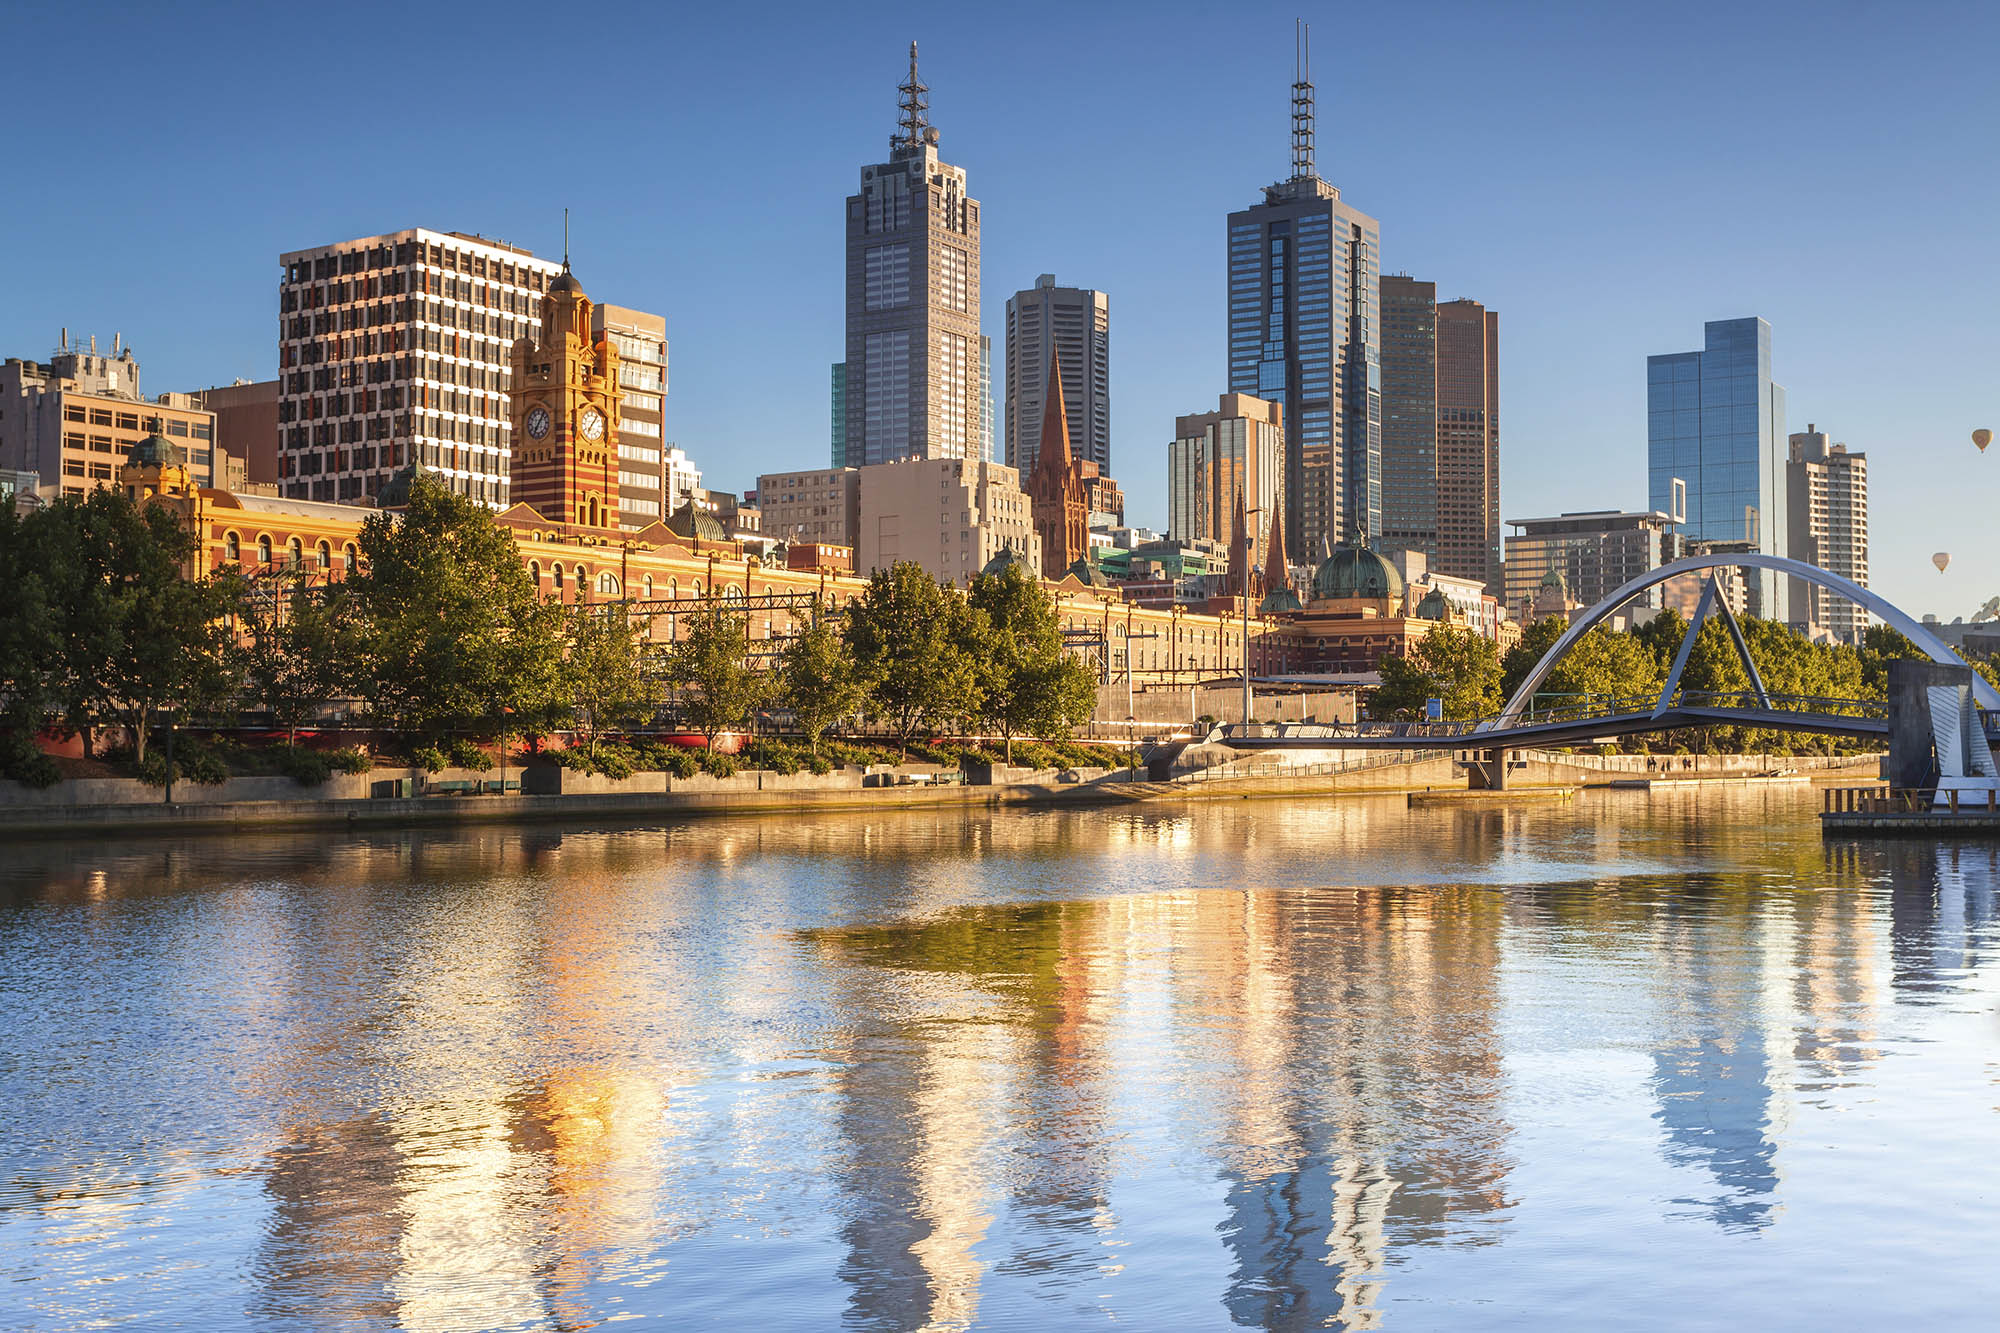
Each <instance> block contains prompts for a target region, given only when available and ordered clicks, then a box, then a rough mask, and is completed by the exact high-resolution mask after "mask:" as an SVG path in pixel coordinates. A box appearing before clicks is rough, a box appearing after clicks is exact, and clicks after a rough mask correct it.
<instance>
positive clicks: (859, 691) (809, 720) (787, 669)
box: [778, 616, 868, 754]
mask: <svg viewBox="0 0 2000 1333" xmlns="http://www.w3.org/2000/svg"><path fill="white" fill-rule="evenodd" d="M778 689H779V697H780V698H781V699H782V700H783V701H784V704H785V706H786V707H787V708H789V709H791V711H792V716H793V718H794V719H795V720H796V721H797V723H798V727H799V730H800V731H803V732H804V733H805V736H806V741H807V743H808V744H810V745H811V747H812V752H813V753H814V754H818V753H819V742H820V737H822V736H824V735H825V734H826V730H827V728H828V727H831V726H832V725H833V724H834V723H836V722H838V721H840V719H841V718H843V717H846V716H848V715H849V714H850V713H855V712H859V711H860V709H861V707H862V705H863V704H865V703H866V702H867V701H868V681H867V680H866V679H865V678H863V676H862V675H861V673H860V671H859V670H858V669H857V668H856V667H855V664H854V660H853V658H851V657H850V656H848V652H847V646H846V644H844V643H842V642H841V637H840V634H839V632H838V631H836V630H835V629H834V627H833V620H832V617H830V616H817V617H815V618H814V620H813V623H812V626H811V628H809V629H807V630H806V632H805V633H803V634H801V635H799V636H798V637H797V638H795V639H793V640H792V645H791V647H790V649H788V650H787V651H786V653H785V662H784V666H783V667H782V668H781V670H780V674H779V680H778Z"/></svg>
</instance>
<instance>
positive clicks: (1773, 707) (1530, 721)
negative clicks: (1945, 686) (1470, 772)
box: [1221, 690, 2000, 742]
mask: <svg viewBox="0 0 2000 1333" xmlns="http://www.w3.org/2000/svg"><path fill="white" fill-rule="evenodd" d="M1658 705H1659V697H1658V696H1657V695H1611V694H1600V695H1588V696H1581V697H1574V698H1572V699H1571V700H1569V701H1567V702H1563V703H1555V704H1544V705H1541V706H1539V707H1532V706H1531V707H1530V708H1528V709H1527V710H1525V711H1523V712H1522V713H1521V714H1520V715H1519V716H1517V717H1516V718H1515V719H1514V720H1513V721H1512V722H1511V723H1510V724H1508V725H1507V726H1504V727H1492V724H1493V723H1495V722H1497V721H1498V720H1499V719H1498V718H1497V717H1482V718H1471V719H1466V720H1463V721H1455V722H1428V721H1426V722H1393V721H1382V722H1377V721H1366V720H1363V721H1359V722H1332V723H1326V722H1318V723H1306V722H1288V723H1276V724H1274V723H1253V724H1252V725H1253V726H1257V727H1258V728H1259V731H1260V733H1262V732H1263V731H1264V729H1265V728H1269V727H1273V726H1275V727H1277V731H1276V733H1275V734H1276V735H1277V736H1281V737H1283V738H1284V739H1286V740H1299V741H1314V740H1324V741H1328V742H1337V741H1340V740H1343V739H1350V740H1351V739H1370V740H1383V739H1389V740H1400V739H1405V738H1416V739H1423V738H1432V737H1434V738H1436V739H1438V740H1458V739H1466V738H1473V739H1477V740H1479V741H1481V742H1484V741H1485V740H1487V739H1488V738H1489V737H1491V738H1494V739H1499V738H1502V737H1504V736H1505V735H1506V734H1507V733H1508V732H1511V731H1516V730H1521V729H1524V728H1527V727H1531V726H1543V725H1549V724H1559V723H1569V722H1598V721H1605V720H1608V719H1611V718H1629V717H1644V716H1649V715H1651V713H1652V712H1653V710H1654V709H1655V708H1656V707H1658ZM1683 709H1713V710H1719V711H1730V712H1742V713H1745V714H1751V713H1765V714H1768V713H1774V712H1776V713H1799V714H1802V715H1806V716H1816V717H1863V718H1870V719H1878V720H1884V721H1886V720H1887V718H1888V716H1889V705H1888V703H1887V702H1886V701H1884V700H1881V699H1841V698H1829V697H1822V696H1819V695H1810V694H1766V695H1764V696H1762V697H1761V698H1760V697H1759V696H1758V695H1757V694H1756V693H1755V692H1754V691H1750V690H1684V691H1682V692H1681V693H1680V694H1679V695H1678V696H1676V698H1675V699H1674V701H1673V702H1672V703H1671V704H1670V705H1669V708H1668V711H1669V712H1673V711H1676V710H1683ZM1759 720H1760V719H1756V718H1748V717H1746V719H1745V724H1746V725H1756V724H1757V722H1758V721H1759ZM1987 725H1988V729H1989V730H1992V729H1994V728H1996V727H2000V713H1995V714H1992V715H1991V716H1990V717H1989V719H1988V723H1987ZM1483 728H1491V729H1490V730H1482V729H1483ZM1221 732H1222V738H1223V739H1224V741H1225V742H1226V741H1227V740H1228V739H1229V738H1231V737H1237V738H1241V737H1244V735H1245V732H1244V728H1243V726H1242V724H1241V723H1235V722H1232V723H1227V724H1225V725H1224V726H1223V727H1222V728H1221ZM1251 739H1255V737H1252V738H1251Z"/></svg>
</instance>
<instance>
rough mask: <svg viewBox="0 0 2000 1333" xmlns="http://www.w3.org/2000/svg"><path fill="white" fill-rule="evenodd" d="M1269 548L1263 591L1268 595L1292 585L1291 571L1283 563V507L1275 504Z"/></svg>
mask: <svg viewBox="0 0 2000 1333" xmlns="http://www.w3.org/2000/svg"><path fill="white" fill-rule="evenodd" d="M1270 542H1271V550H1270V553H1269V554H1268V555H1266V556H1265V557H1264V593H1265V595H1266V596H1269V595H1270V594H1271V593H1274V592H1276V591H1278V590H1279V589H1280V588H1289V587H1291V586H1292V571H1291V569H1290V568H1289V567H1288V566H1287V565H1286V564H1285V507H1284V506H1283V505H1276V506H1274V507H1273V508H1272V510H1271V538H1270Z"/></svg>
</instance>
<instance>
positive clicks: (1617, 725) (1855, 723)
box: [1219, 552, 2000, 751]
mask: <svg viewBox="0 0 2000 1333" xmlns="http://www.w3.org/2000/svg"><path fill="white" fill-rule="evenodd" d="M1721 569H1756V570H1768V571H1770V572H1772V573H1775V574H1778V575H1780V576H1782V577H1789V578H1796V579H1799V580H1802V581H1803V582H1806V583H1811V584H1814V585H1817V586H1818V587H1821V588H1825V589H1827V590H1828V591H1829V592H1832V593H1834V594H1836V595H1838V596H1840V597H1844V598H1846V599H1847V600H1848V601H1850V602H1853V603H1854V604H1855V605H1857V606H1860V607H1862V608H1863V609H1865V610H1866V611H1868V612H1869V613H1870V614H1871V615H1874V616H1875V617H1876V618H1878V619H1879V620H1881V621H1882V622H1883V623H1884V624H1887V625H1889V626H1891V627H1892V628H1894V629H1896V630H1899V631H1900V632H1901V633H1902V634H1904V635H1905V636H1906V637H1907V638H1908V639H1909V640H1910V641H1911V642H1912V643H1914V644H1915V645H1916V646H1917V647H1918V648H1920V649H1921V650H1923V652H1924V654H1925V655H1926V656H1928V657H1929V658H1930V659H1931V660H1932V661H1933V662H1939V663H1943V664H1946V665H1949V666H1964V665H1966V663H1965V662H1964V660H1963V659H1962V658H1960V657H1959V655H1958V654H1957V653H1956V652H1954V651H1952V648H1951V646H1950V645H1949V644H1947V643H1945V642H1944V640H1942V639H1940V638H1939V637H1938V636H1937V635H1936V634H1934V633H1933V632H1932V631H1931V630H1930V629H1929V628H1928V627H1926V626H1925V625H1924V624H1923V623H1922V622H1920V621H1918V620H1916V619H1914V618H1913V617H1911V616H1910V615H1908V614H1907V613H1905V612H1904V611H1902V610H1901V609H1899V608H1898V607H1897V606H1895V605H1894V604H1893V603H1891V602H1889V601H1888V600H1887V599H1885V598H1883V597H1881V596H1879V595H1878V594H1876V593H1873V592H1870V591H1869V590H1868V589H1866V588H1864V587H1862V586H1861V585H1860V584H1858V583H1854V582H1852V581H1850V580H1848V579H1844V578H1841V577H1840V576H1839V575H1838V574H1831V573H1828V572H1827V571H1826V570H1824V569H1820V568H1819V567H1818V566H1816V565H1808V564H1805V563H1803V562H1801V561H1797V560H1788V559H1786V558H1784V557H1782V556H1775V555H1762V554H1758V553H1755V552H1737V553H1731V554H1718V555H1697V556H1690V557H1688V558H1687V559H1685V560H1676V561H1675V562H1673V563H1672V564H1669V565H1662V566H1660V567H1659V568H1658V569H1655V570H1652V571H1650V572H1648V573H1646V574H1643V575H1641V576H1640V577H1638V578H1636V579H1633V580H1632V581H1631V582H1629V583H1627V584H1625V585H1624V586H1623V587H1621V588H1619V589H1618V590H1617V591H1616V592H1613V593H1612V594H1611V595H1610V596H1609V597H1606V598H1605V599H1604V600H1603V601H1601V602H1599V603H1598V604H1597V605H1595V606H1593V607H1591V608H1590V609H1589V610H1588V611H1586V612H1584V613H1583V614H1582V615H1580V616H1578V617H1576V618H1575V619H1574V620H1572V621H1571V622H1570V626H1569V628H1568V629H1566V630H1564V631H1563V634H1562V637H1560V638H1558V639H1557V640H1556V641H1555V643H1554V644H1553V645H1552V646H1551V647H1550V648H1549V650H1548V652H1546V653H1544V654H1542V657H1541V660H1540V661H1538V662H1537V663H1535V668H1534V670H1532V671H1530V672H1529V673H1528V675H1527V677H1526V679H1524V680H1523V681H1522V682H1521V684H1520V687H1519V688H1518V689H1516V690H1515V691H1514V696H1513V697H1512V698H1511V699H1509V700H1508V701H1507V703H1506V706H1505V707H1504V708H1502V709H1501V710H1500V712H1499V713H1498V714H1497V715H1495V716H1493V717H1490V718H1481V719H1478V720H1477V721H1471V722H1361V723H1356V724H1353V725H1351V726H1347V725H1333V726H1326V725H1291V726H1284V727H1265V728H1254V727H1253V728H1250V729H1248V731H1246V730H1245V729H1243V728H1240V727H1230V728H1226V729H1225V734H1224V735H1223V736H1222V737H1220V738H1219V739H1222V740H1223V741H1224V742H1225V743H1227V744H1229V745H1231V746H1234V747H1237V748H1240V749H1291V748H1297V749H1307V748H1322V749H1324V748H1336V747H1337V748H1361V749H1441V748H1446V747H1450V748H1454V749H1476V750H1483V751H1504V750H1512V749H1525V748H1534V747H1544V746H1564V745H1580V744H1587V743H1589V742H1592V741H1597V740H1608V739H1612V738H1615V737H1619V736H1631V735H1638V734H1642V733H1646V732H1658V731H1671V730H1677V729H1680V728H1686V727H1706V726H1739V727H1762V728H1772V729H1779V730H1786V731H1812V732H1820V733H1823V734H1827V735H1836V736H1878V737H1879V736H1886V735H1887V734H1888V731H1889V717H1888V705H1887V704H1885V703H1883V702H1882V701H1881V700H1869V699H1827V698H1817V697H1806V696H1798V695H1774V694H1772V693H1771V692H1770V691H1768V690H1767V689H1766V688H1765V686H1764V679H1763V675H1762V673H1761V672H1759V671H1758V669H1757V664H1756V662H1755V661H1754V660H1753V659H1752V658H1751V656H1750V648H1749V645H1748V644H1747V643H1746V642H1745V641H1744V638H1743V630H1742V627H1741V626H1739V625H1738V624H1737V622H1736V617H1735V615H1734V614H1733V613H1732V612H1731V611H1730V609H1729V603H1728V600H1727V599H1726V598H1725V597H1724V596H1722V594H1721V590H1720V587H1719V585H1718V582H1717V580H1716V577H1715V571H1717V570H1721ZM1703 573H1706V574H1708V575H1709V578H1708V582H1707V585H1706V586H1705V587H1704V588H1703V589H1702V593H1701V598H1700V600H1699V601H1698V602H1697V603H1696V606H1695V613H1694V616H1693V617H1692V618H1691V620H1690V621H1689V624H1688V628H1687V634H1686V635H1685V637H1683V638H1682V640H1681V645H1680V649H1679V651H1678V652H1676V653H1675V655H1674V663H1673V667H1672V669H1671V670H1670V671H1669V672H1668V673H1667V679H1666V683H1665V685H1664V686H1663V687H1662V688H1661V690H1660V693H1659V695H1658V696H1657V697H1649V698H1644V699H1604V698H1595V699H1590V700H1587V701H1582V702H1573V703H1563V704H1559V705H1557V706H1555V707H1553V708H1550V707H1543V708H1537V707H1535V699H1536V694H1537V692H1538V691H1539V690H1540V688H1541V685H1542V682H1543V681H1545V680H1547V679H1548V677H1549V674H1550V673H1551V672H1552V671H1554V670H1555V669H1556V666H1557V665H1558V664H1559V663H1560V662H1561V661H1562V659H1563V657H1564V656H1565V655H1566V654H1567V653H1568V652H1569V651H1570V649H1571V648H1573V647H1574V646H1575V645H1576V643H1577V641H1578V640H1579V639H1581V638H1582V637H1583V636H1584V635H1586V634H1588V633H1590V631H1591V630H1593V629H1596V628H1597V627H1598V626H1599V625H1602V624H1603V623H1604V622H1606V621H1607V620H1609V619H1610V618H1611V617H1612V616H1613V615H1614V614H1616V613H1617V611H1618V610H1619V608H1621V607H1623V606H1624V605H1625V604H1626V603H1627V602H1630V601H1631V600H1632V599H1633V598H1634V597H1637V596H1638V595H1639V594H1640V593H1642V592H1645V591H1646V590H1647V589H1649V588H1653V587H1657V586H1658V585H1660V584H1662V583H1666V582H1668V581H1669V580H1671V579H1676V578H1680V577H1682V576H1684V575H1690V574H1695V575H1699V574H1703ZM1711 616H1714V617H1718V618H1719V619H1720V620H1721V621H1722V624H1723V626H1724V628H1725V629H1726V630H1727V631H1728V633H1729V639H1730V642H1731V644H1733V645H1734V647H1735V649H1736V652H1737V656H1738V659H1739V660H1740V661H1741V662H1742V664H1743V669H1744V673H1745V675H1746V676H1747V677H1748V678H1749V681H1750V688H1749V689H1748V690H1744V691H1738V692H1731V693H1726V694H1714V693H1705V692H1699V691H1688V690H1683V689H1682V688H1681V675H1682V672H1683V671H1684V670H1685V669H1686V667H1687V663H1688V657H1689V656H1690V655H1691V654H1692V653H1693V651H1694V645H1695V639H1696V637H1697V636H1698V635H1699V634H1700V633H1701V629H1702V626H1703V625H1704V624H1706V623H1707V621H1708V619H1709V618H1710V617H1711ZM1972 689H1973V697H1974V698H1975V700H1976V701H1977V702H1978V705H1979V707H1980V708H1981V709H1982V710H1992V711H1993V712H1996V713H2000V691H1996V690H1995V689H1994V688H1993V686H1991V685H1989V684H1988V683H1987V682H1986V680H1985V678H1984V677H1982V676H1980V675H1979V673H1978V672H1976V671H1975V672H1974V673H1973V676H1972ZM1995 720H1996V719H1995V718H1993V717H1992V716H1988V718H1987V719H1986V721H1987V730H1988V731H1989V732H1990V731H1992V730H1993V729H1994V724H1995ZM1252 733H1255V734H1252Z"/></svg>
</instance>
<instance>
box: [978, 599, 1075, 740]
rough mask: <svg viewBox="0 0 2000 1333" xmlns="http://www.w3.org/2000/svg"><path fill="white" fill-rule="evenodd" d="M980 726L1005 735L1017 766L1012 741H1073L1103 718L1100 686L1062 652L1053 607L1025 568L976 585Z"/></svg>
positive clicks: (1059, 620) (1060, 626) (1053, 602)
mask: <svg viewBox="0 0 2000 1333" xmlns="http://www.w3.org/2000/svg"><path fill="white" fill-rule="evenodd" d="M969 600H970V604H971V606H972V609H973V610H974V611H976V612H978V613H980V616H981V617H983V624H977V622H975V623H976V628H977V631H978V638H977V645H978V647H979V649H980V650H981V651H980V652H979V653H978V654H977V660H978V674H979V676H980V678H981V690H980V695H981V707H980V720H981V721H983V722H984V723H986V724H987V725H989V726H992V727H995V728H997V729H998V730H999V732H1000V734H1001V736H1002V737H1003V738H1004V739H1005V742H1006V747H1007V762H1008V763H1010V764H1011V763H1013V762H1014V737H1015V736H1017V735H1020V736H1033V737H1038V738H1041V739H1045V740H1067V739H1068V738H1069V736H1070V734H1071V733H1072V732H1073V731H1074V730H1075V729H1076V728H1077V727H1079V726H1081V725H1082V724H1083V723H1085V722H1087V721H1089V720H1090V716H1091V714H1092V713H1094V712H1096V711H1097V678H1096V677H1095V676H1094V675H1093V674H1092V673H1091V670H1090V668H1089V667H1087V666H1085V665H1084V664H1083V663H1082V662H1079V661H1077V660H1076V659H1075V658H1074V657H1072V656H1070V655H1069V654H1068V653H1066V652H1064V651H1063V644H1062V621H1061V618H1060V616H1059V615H1058V613H1057V611H1056V603H1055V599H1054V598H1053V597H1051V596H1049V594H1048V593H1047V592H1045V591H1044V590H1043V589H1042V586H1041V584H1040V583H1038V582H1036V581H1035V580H1034V579H1032V578H1030V577H1029V576H1028V574H1027V571H1026V570H1024V569H1022V568H1021V566H1019V565H1016V564H1010V565H1008V566H1006V568H1005V569H1004V570H1003V571H1002V572H1001V573H999V574H981V575H980V576H979V577H978V578H977V579H975V580H973V584H972V594H971V597H970V599H969Z"/></svg>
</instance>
